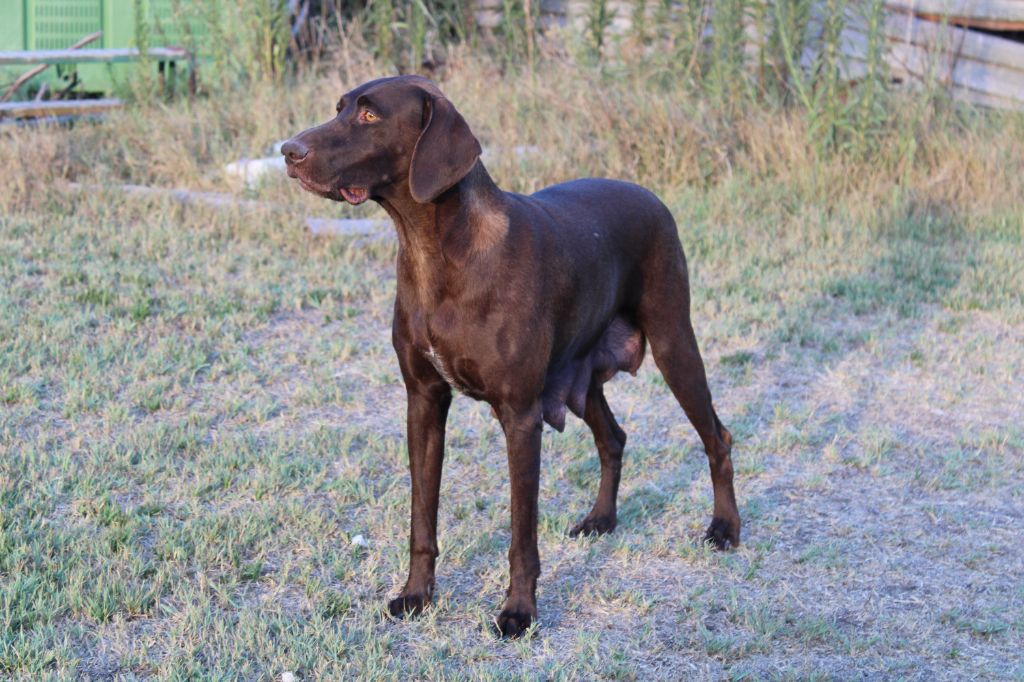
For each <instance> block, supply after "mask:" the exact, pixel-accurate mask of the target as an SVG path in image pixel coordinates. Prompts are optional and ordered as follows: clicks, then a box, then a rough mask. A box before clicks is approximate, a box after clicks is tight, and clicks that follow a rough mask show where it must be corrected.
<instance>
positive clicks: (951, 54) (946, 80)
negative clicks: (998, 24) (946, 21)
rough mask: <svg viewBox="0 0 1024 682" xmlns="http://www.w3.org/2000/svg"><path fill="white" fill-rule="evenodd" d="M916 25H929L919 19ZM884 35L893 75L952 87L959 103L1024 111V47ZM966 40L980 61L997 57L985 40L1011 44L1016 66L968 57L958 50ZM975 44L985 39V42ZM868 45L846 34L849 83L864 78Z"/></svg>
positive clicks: (853, 30) (852, 31)
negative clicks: (992, 42)
mask: <svg viewBox="0 0 1024 682" xmlns="http://www.w3.org/2000/svg"><path fill="white" fill-rule="evenodd" d="M912 21H915V22H920V23H924V22H921V20H919V19H913V20H912ZM940 28H942V27H940ZM944 30H948V31H958V32H960V33H961V34H973V32H970V31H964V30H962V29H956V28H952V27H945V29H944ZM885 33H886V40H887V43H886V44H885V45H883V50H884V52H883V59H884V60H885V62H886V64H887V67H888V69H889V71H890V73H891V74H892V75H893V76H895V77H898V78H900V79H902V80H909V81H911V82H915V83H920V84H923V83H925V82H926V81H928V80H931V81H933V82H935V83H937V84H940V85H946V86H949V87H950V90H951V94H952V95H953V96H954V97H956V98H958V99H968V100H970V101H973V102H976V103H983V104H986V105H989V106H991V105H995V106H1000V107H1003V108H1012V109H1019V108H1021V107H1022V106H1024V69H1021V68H1019V66H1020V65H1021V64H1022V63H1024V46H1019V45H1017V44H1016V43H1013V42H1012V41H1005V40H1002V39H1000V38H996V37H994V36H989V35H984V34H978V35H965V36H963V38H964V39H965V42H964V43H959V44H958V43H956V42H955V41H953V42H952V44H951V43H950V41H947V40H945V39H943V40H939V41H937V42H935V43H928V42H927V41H926V40H925V39H924V38H923V37H922V35H923V33H922V32H916V33H903V34H902V35H898V36H894V35H892V32H891V31H889V30H886V32H885ZM908 36H909V37H910V39H913V40H917V41H920V44H917V43H912V42H908V39H907V38H908ZM915 36H916V37H915ZM967 38H971V39H972V41H973V42H972V48H971V50H970V53H971V54H973V55H976V56H977V57H980V58H984V57H989V58H990V57H991V55H992V54H993V53H994V51H993V50H992V49H991V46H988V45H985V44H984V42H985V41H1001V42H1004V43H1008V46H1009V47H1010V48H1012V49H1013V50H1019V53H1018V54H1019V58H1018V60H1016V61H1013V62H1011V63H1012V66H1011V65H1007V64H1004V63H995V62H985V61H981V59H979V58H974V57H971V56H968V54H967V53H966V52H965V51H964V50H963V49H957V48H963V46H964V45H965V44H966V39H967ZM974 39H980V41H981V43H979V42H977V41H976V40H974ZM867 43H868V37H867V35H866V34H865V33H863V32H862V31H861V30H859V29H858V28H857V27H855V26H848V27H847V28H846V29H845V30H844V31H843V33H842V36H841V47H840V49H841V50H842V52H843V54H844V55H845V56H846V57H847V58H848V59H849V60H850V64H849V65H848V69H847V74H846V75H847V77H848V78H851V79H858V78H861V77H863V75H864V59H865V55H866V54H867ZM1003 47H1006V46H1003ZM998 54H1000V56H1001V58H1006V57H1012V54H1007V53H1003V52H998ZM966 93H973V94H970V95H968V94H966Z"/></svg>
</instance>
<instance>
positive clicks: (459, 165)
mask: <svg viewBox="0 0 1024 682" xmlns="http://www.w3.org/2000/svg"><path fill="white" fill-rule="evenodd" d="M337 112H338V114H337V116H335V117H334V118H333V119H332V120H330V121H328V122H327V123H324V124H323V125H320V126H317V127H315V128H310V129H308V130H304V131H302V132H301V133H299V134H298V135H296V136H295V137H293V138H291V139H290V140H288V141H287V142H285V143H284V145H283V146H282V147H281V153H282V154H284V157H285V163H286V164H287V166H288V175H289V176H290V177H293V178H297V179H298V180H299V182H300V183H302V186H303V187H304V188H305V189H307V190H309V191H310V192H313V193H314V194H319V195H320V196H322V197H326V198H328V199H334V200H335V201H342V200H344V201H348V202H349V203H351V204H361V203H363V202H364V201H366V200H367V199H380V198H387V197H388V196H390V193H391V192H393V191H394V189H395V188H396V187H398V188H401V187H403V186H407V187H408V190H409V194H411V195H412V198H413V199H414V200H416V201H418V202H420V203H428V202H430V201H433V200H434V199H435V198H437V197H438V195H440V194H442V193H443V192H445V191H447V190H448V189H450V188H451V187H452V186H453V185H455V184H456V183H457V182H458V181H459V180H461V179H462V178H463V177H465V176H466V174H467V173H469V171H470V170H472V168H473V165H474V164H475V163H476V160H477V159H478V158H479V156H480V152H481V149H480V143H479V142H478V141H477V139H476V137H474V136H473V133H472V132H471V131H470V129H469V126H468V125H467V124H466V121H465V119H463V118H462V116H461V115H460V114H459V112H458V111H456V109H455V107H454V106H453V105H452V103H451V102H449V101H448V100H447V99H446V98H445V96H444V95H443V94H442V93H441V91H440V90H438V88H437V86H435V85H434V84H433V83H432V82H430V81H429V80H427V79H426V78H421V77H419V76H398V77H394V78H381V79H379V80H374V81H370V82H369V83H364V84H363V85H360V86H359V87H357V88H355V89H354V90H351V91H349V92H347V93H345V94H344V95H342V97H341V99H340V100H338V105H337Z"/></svg>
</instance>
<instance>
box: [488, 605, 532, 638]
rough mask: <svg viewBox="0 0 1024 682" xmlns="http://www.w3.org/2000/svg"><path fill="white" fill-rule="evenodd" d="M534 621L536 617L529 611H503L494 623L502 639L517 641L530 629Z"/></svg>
mask: <svg viewBox="0 0 1024 682" xmlns="http://www.w3.org/2000/svg"><path fill="white" fill-rule="evenodd" d="M533 620H534V616H533V615H532V614H530V613H529V612H528V611H516V610H513V609H502V611H501V613H499V614H498V617H497V618H496V619H495V621H494V629H495V630H496V631H497V635H498V636H499V637H501V638H502V639H517V638H519V637H522V636H523V633H525V632H526V631H527V630H528V629H530V625H532V624H533Z"/></svg>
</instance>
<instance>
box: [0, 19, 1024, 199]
mask: <svg viewBox="0 0 1024 682" xmlns="http://www.w3.org/2000/svg"><path fill="white" fill-rule="evenodd" d="M741 4H742V3H741ZM379 9H380V8H379V6H378V10H379ZM740 9H742V7H741V8H740ZM790 9H791V10H792V7H791V8H790ZM396 11H397V10H396ZM370 18H371V19H372V15H371V17H370ZM777 19H778V21H779V22H780V23H784V22H783V20H786V21H789V19H787V18H786V16H783V15H782V14H780V15H779V17H778V18H777ZM427 23H428V24H429V22H427ZM371 29H372V26H369V25H368V24H365V23H359V21H356V22H355V23H354V24H353V25H352V26H350V27H349V29H348V30H346V31H343V32H341V33H339V34H338V35H337V36H336V37H335V39H333V42H331V43H330V47H329V49H325V50H324V51H323V53H322V54H321V55H319V57H318V59H319V61H318V62H317V63H316V64H312V63H307V64H305V65H304V66H303V67H301V68H299V69H298V70H297V71H296V72H293V73H291V74H290V75H287V76H286V77H283V78H278V77H274V78H270V77H266V78H252V79H250V80H248V81H246V82H244V83H242V82H239V83H234V84H231V83H221V84H220V86H218V88H216V89H212V90H207V91H206V92H205V94H203V95H201V96H200V97H198V98H196V99H194V100H192V101H188V100H178V101H173V102H161V101H159V100H156V101H152V100H149V101H138V102H135V103H134V104H133V105H132V106H131V107H129V108H128V109H126V110H124V111H122V112H119V113H116V114H114V115H111V116H110V117H108V118H106V119H104V120H102V121H100V122H98V123H90V122H81V123H79V124H76V125H75V126H74V127H73V128H70V129H67V128H55V127H52V126H46V125H42V126H38V127H27V128H8V129H6V130H5V131H4V132H0V136H2V140H3V142H2V144H0V163H2V164H4V166H5V167H6V168H8V169H10V170H9V171H8V172H7V173H5V174H4V176H3V178H2V179H0V209H2V210H3V211H4V212H5V213H7V212H11V211H15V210H25V209H27V210H35V209H37V208H38V207H39V205H40V202H43V201H53V200H58V201H59V200H60V199H59V197H60V195H61V194H62V193H63V192H62V189H61V187H62V183H63V182H65V181H69V180H70V181H77V182H82V183H90V184H97V183H98V184H115V183H122V182H126V183H137V184H143V185H152V186H158V187H188V188H193V189H202V190H220V191H241V188H240V187H239V186H238V184H237V182H236V181H234V180H233V179H231V178H229V177H228V176H227V175H226V174H225V173H224V171H223V167H224V165H225V164H226V163H228V162H230V161H233V160H236V159H238V158H240V157H255V156H264V155H268V154H270V153H272V151H271V147H272V145H273V143H274V142H276V141H279V140H282V139H285V138H287V137H288V136H290V135H291V134H293V133H294V132H295V131H297V130H300V129H302V128H304V127H306V126H309V125H311V124H314V123H317V122H320V121H323V120H325V119H326V118H328V117H330V116H331V115H333V103H334V102H335V101H336V98H337V97H338V95H339V94H340V93H342V92H344V91H345V90H347V89H349V88H351V87H353V86H355V85H357V84H358V83H360V82H363V81H365V80H368V79H371V78H376V77H380V76H384V75H388V74H392V73H395V71H396V69H395V63H394V61H393V60H392V58H391V57H390V56H389V55H388V54H386V53H385V52H384V51H382V50H381V47H380V44H379V43H380V40H381V38H380V37H379V35H378V34H377V32H376V29H373V30H371ZM643 30H644V31H645V33H644V36H648V37H647V38H645V39H646V40H648V41H649V42H651V43H652V44H654V41H656V40H658V39H659V38H658V36H659V35H661V39H662V40H665V39H666V37H665V34H666V31H667V30H668V29H666V28H665V27H659V26H657V25H654V26H652V25H651V24H649V23H648V24H646V25H645V26H644V28H643ZM687 30H688V29H687ZM687 30H683V29H679V30H676V31H675V33H674V34H673V35H672V36H670V37H672V39H673V40H674V41H675V42H673V43H671V44H670V47H671V48H672V49H670V50H668V51H659V50H646V51H645V50H634V51H630V50H629V49H622V50H621V51H620V52H618V53H617V56H616V57H615V58H614V59H611V58H602V59H599V60H597V61H594V60H591V59H589V58H588V57H587V56H586V52H579V51H577V49H576V48H577V47H579V44H578V43H574V42H573V39H572V38H571V37H570V38H567V39H565V40H560V41H543V40H542V41H539V42H538V43H537V45H536V52H535V53H534V54H533V58H534V61H533V62H532V63H531V64H529V65H527V64H525V63H523V64H520V65H513V64H511V63H510V60H509V58H508V54H505V53H503V52H502V50H501V49H495V47H494V45H493V44H492V45H491V46H489V47H488V46H486V45H481V44H479V43H475V42H474V41H473V40H464V41H462V42H456V43H452V44H449V45H447V46H446V47H445V48H444V49H445V55H444V60H443V67H442V68H441V69H440V70H439V71H438V72H436V73H435V74H434V76H435V78H436V79H437V80H438V82H439V84H440V85H441V87H442V88H443V89H444V90H445V92H446V93H447V94H448V96H449V97H450V98H451V99H452V100H453V101H454V102H455V103H456V105H457V106H458V107H459V108H460V110H461V111H462V112H463V113H464V114H465V116H466V117H467V119H468V120H469V121H470V123H471V125H472V127H473V129H474V131H475V132H476V134H477V136H478V137H479V138H480V139H481V141H482V143H483V145H484V146H485V147H486V148H488V149H489V153H488V155H487V157H486V163H487V165H488V167H489V169H490V170H491V173H492V174H493V175H494V176H495V177H496V179H497V180H498V181H499V183H500V184H501V185H502V186H503V187H505V188H507V189H510V190H515V191H520V192H532V191H534V190H536V189H538V188H540V187H543V186H545V185H548V184H551V183H554V182H558V181H562V180H566V179H570V178H574V177H581V176H604V177H616V178H623V179H628V180H632V181H635V182H638V183H640V184H643V185H647V186H650V187H652V188H654V189H656V190H657V191H658V192H659V193H661V194H662V195H663V196H666V197H667V198H669V199H670V200H671V199H672V198H673V197H676V196H679V195H680V193H681V192H683V191H684V190H690V189H693V188H697V189H701V190H705V191H707V192H709V193H711V194H713V193H714V190H715V188H716V187H721V186H723V185H724V184H729V183H742V184H744V185H747V186H749V187H750V188H751V190H750V192H751V194H752V195H758V196H761V197H762V199H760V200H759V205H767V204H771V203H775V204H779V205H782V206H787V205H788V206H796V205H799V204H800V203H801V202H814V203H824V204H826V205H829V206H834V207H835V208H836V210H842V211H846V212H852V213H854V214H860V215H861V216H862V217H866V216H869V215H870V214H871V213H872V212H873V211H874V210H875V208H874V207H877V206H880V205H883V204H885V203H886V202H891V200H892V197H893V196H894V195H897V194H898V195H899V196H900V197H901V198H902V199H901V200H902V201H904V202H907V201H909V202H911V203H913V204H915V205H917V206H925V207H927V206H933V207H947V209H950V210H956V211H958V212H962V213H965V214H969V213H972V212H976V211H991V210H1006V209H1009V208H1011V207H1013V206H1017V205H1019V203H1020V201H1021V197H1022V196H1024V180H1022V178H1024V172H1022V170H1024V134H1022V132H1024V124H1022V119H1021V117H1019V116H1015V115H1012V114H1003V113H998V112H991V111H977V110H973V109H970V108H966V107H962V106H954V105H953V104H951V103H950V102H948V101H947V100H945V99H943V98H942V97H938V96H935V94H934V93H929V92H920V91H902V92H892V91H888V90H877V89H875V88H874V84H861V85H860V86H853V87H845V86H844V87H842V88H839V87H838V86H837V84H836V82H835V81H834V79H833V77H832V76H827V75H822V76H820V77H819V79H818V81H814V80H811V79H810V78H809V77H808V76H806V75H801V76H795V75H794V74H789V75H785V76H784V77H783V76H778V77H776V82H775V85H774V86H773V87H775V88H782V86H783V84H782V83H781V81H779V80H778V78H783V79H784V80H787V81H792V82H793V83H798V84H796V85H793V86H792V87H791V88H788V89H786V88H783V90H785V92H784V91H783V90H778V91H777V92H775V94H772V93H771V92H769V91H768V90H765V89H761V90H758V89H756V88H755V89H750V88H748V86H750V85H751V83H753V82H755V81H756V80H757V78H758V77H757V76H756V74H755V75H751V73H750V72H749V71H748V70H745V69H740V70H736V69H728V68H726V67H725V66H723V65H722V64H721V63H719V62H724V61H728V60H730V59H741V58H745V57H743V55H742V54H738V53H737V50H736V45H731V46H730V45H723V46H718V48H716V49H717V52H715V51H712V52H711V53H710V54H711V55H712V56H711V57H701V62H702V63H701V64H700V65H698V66H697V67H694V65H693V64H690V63H687V62H686V61H685V60H678V59H677V58H678V57H679V55H680V54H684V53H686V51H687V50H690V49H691V47H692V45H690V43H688V42H687V35H689V33H687ZM659 31H660V33H659ZM690 33H692V31H690ZM576 40H584V41H585V40H586V34H583V35H582V36H577V37H576ZM636 40H639V39H636ZM665 44H669V43H658V44H657V45H660V46H664V45H665ZM509 49H512V48H509ZM780 49H781V48H780ZM716 54H717V55H718V56H717V57H715V56H714V55H716ZM833 75H834V74H833ZM728 78H732V79H735V80H736V83H735V87H733V88H732V89H730V88H729V87H728V86H729V84H728V83H725V82H723V79H728ZM829 88H832V89H833V90H834V92H833V99H836V100H837V102H838V101H839V100H842V101H841V102H839V103H838V104H837V103H835V102H831V103H830V102H818V103H815V102H817V101H818V100H819V99H820V98H821V95H820V93H821V92H822V91H823V90H828V89H829ZM864 89H868V90H870V92H867V93H866V92H865V90H864ZM801 90H802V91H804V93H805V94H806V93H811V95H810V97H811V100H808V101H807V102H803V101H802V97H803V96H802V95H800V92H801ZM787 92H788V95H787V94H786V93H787ZM868 95H870V98H871V99H870V101H865V99H864V98H865V97H866V96H868ZM844 103H848V104H849V106H847V104H844ZM854 104H855V105H856V107H853V105H854ZM840 105H842V107H841V111H840ZM823 107H824V108H823ZM827 107H833V108H836V110H835V111H833V112H832V113H828V111H827V110H826V109H827ZM858 107H859V108H863V107H867V109H868V111H869V113H870V116H869V117H868V118H865V119H864V120H862V121H861V123H860V124H858V123H857V122H856V117H858V116H865V117H867V116H868V115H867V114H863V112H861V113H858V112H859V111H860V109H859V108H858ZM844 117H845V118H844ZM826 119H827V121H826ZM868 119H870V120H868ZM823 121H826V123H827V125H826V123H823ZM844 121H845V122H844ZM823 126H825V128H828V129H829V130H830V132H828V133H827V135H826V134H825V133H824V132H823V130H824V128H823ZM842 126H846V128H843V130H845V131H846V132H845V133H841V131H840V128H842ZM823 135H825V137H826V138H827V139H828V140H832V141H833V142H828V141H825V142H823V139H825V138H823ZM839 139H844V140H845V142H844V143H843V144H839V143H838V142H837V140H839ZM517 148H518V149H519V152H517ZM258 194H259V196H261V197H265V198H267V199H269V200H273V201H284V202H287V201H292V200H294V199H295V197H297V196H298V193H297V192H294V191H293V190H292V188H290V187H288V185H287V183H285V182H273V181H272V182H269V183H266V184H265V185H264V186H263V187H262V188H261V189H260V190H259V191H258Z"/></svg>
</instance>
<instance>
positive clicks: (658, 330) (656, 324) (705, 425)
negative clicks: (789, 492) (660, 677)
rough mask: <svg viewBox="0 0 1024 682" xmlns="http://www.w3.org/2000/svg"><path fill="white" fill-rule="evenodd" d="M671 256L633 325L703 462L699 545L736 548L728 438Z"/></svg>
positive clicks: (680, 273)
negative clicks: (704, 500)
mask: <svg viewBox="0 0 1024 682" xmlns="http://www.w3.org/2000/svg"><path fill="white" fill-rule="evenodd" d="M676 248H677V249H678V248H679V247H678V246H676ZM666 251H668V250H667V249H666ZM663 253H664V252H663ZM670 253H671V252H669V254H670ZM669 254H664V255H669ZM672 255H677V258H678V260H675V259H674V258H673V259H670V260H668V262H666V261H663V262H662V263H661V265H662V268H660V272H654V273H648V275H649V277H648V281H647V287H646V291H645V293H644V295H643V298H642V300H641V304H640V310H639V312H640V315H639V320H638V321H639V323H640V327H641V329H642V330H643V331H644V333H645V334H646V335H647V340H648V342H649V343H650V345H651V352H652V354H653V355H654V362H655V363H656V364H657V366H658V369H659V370H660V371H661V373H662V375H663V376H664V377H665V381H666V383H668V385H669V388H671V389H672V393H673V394H674V395H675V397H676V400H678V401H679V404H680V405H681V406H682V408H683V410H684V411H685V412H686V416H687V417H688V418H689V419H690V422H691V423H692V424H693V426H694V428H695V429H696V430H697V434H698V435H699V436H700V439H701V441H702V442H703V444H704V451H705V452H706V453H707V456H708V465H709V467H710V469H711V485H712V488H713V490H714V496H715V502H714V513H713V516H712V519H711V525H710V526H709V527H708V529H707V533H706V534H705V537H704V539H705V541H710V542H712V543H714V545H715V547H716V548H718V549H727V548H728V547H730V546H736V545H738V544H739V542H740V515H739V510H738V509H737V508H736V494H735V492H734V491H733V485H732V473H733V472H732V457H731V453H732V435H731V434H730V433H729V430H728V429H726V428H725V427H724V426H722V422H721V421H719V419H718V415H716V414H715V408H714V406H713V405H712V404H711V390H710V389H709V388H708V382H707V377H706V375H705V373H704V362H703V360H702V359H701V356H700V350H699V349H698V348H697V339H696V338H695V336H694V334H693V327H692V325H691V324H690V295H689V284H688V281H687V276H686V263H685V260H683V257H682V252H681V249H680V250H679V251H678V252H677V254H672ZM672 261H675V262H672Z"/></svg>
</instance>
